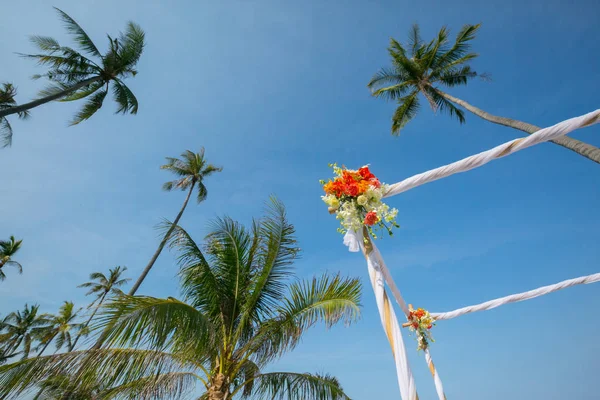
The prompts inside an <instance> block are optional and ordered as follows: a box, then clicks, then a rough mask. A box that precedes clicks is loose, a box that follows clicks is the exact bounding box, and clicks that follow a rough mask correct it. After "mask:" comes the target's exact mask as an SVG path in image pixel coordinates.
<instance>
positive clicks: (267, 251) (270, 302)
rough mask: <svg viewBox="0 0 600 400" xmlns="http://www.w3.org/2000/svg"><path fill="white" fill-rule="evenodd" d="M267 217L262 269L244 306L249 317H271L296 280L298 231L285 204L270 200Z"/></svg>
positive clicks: (261, 228) (260, 251)
mask: <svg viewBox="0 0 600 400" xmlns="http://www.w3.org/2000/svg"><path fill="white" fill-rule="evenodd" d="M265 214H266V215H265V217H263V218H262V219H261V221H260V224H259V227H258V235H259V242H258V249H257V252H256V260H257V265H258V266H259V267H258V271H257V272H256V273H255V278H254V279H253V284H252V286H251V289H250V291H251V293H252V294H251V296H250V297H249V299H248V302H247V303H246V304H245V305H244V309H245V310H244V313H248V314H249V317H252V316H254V315H255V314H256V315H258V316H262V317H265V316H269V315H272V313H273V312H274V311H275V307H276V306H277V304H278V302H279V301H280V300H282V299H283V298H284V296H285V294H286V290H285V289H286V286H287V284H288V279H289V278H291V277H292V276H293V269H292V267H291V266H292V263H293V262H294V261H295V260H296V259H297V258H298V255H299V252H300V249H299V247H298V242H297V240H296V237H295V232H296V230H295V228H294V226H293V225H292V224H291V223H290V222H289V221H288V219H287V216H286V211H285V206H284V205H283V203H281V202H280V201H279V200H278V199H276V198H275V197H271V199H270V201H269V203H267V207H266V213H265Z"/></svg>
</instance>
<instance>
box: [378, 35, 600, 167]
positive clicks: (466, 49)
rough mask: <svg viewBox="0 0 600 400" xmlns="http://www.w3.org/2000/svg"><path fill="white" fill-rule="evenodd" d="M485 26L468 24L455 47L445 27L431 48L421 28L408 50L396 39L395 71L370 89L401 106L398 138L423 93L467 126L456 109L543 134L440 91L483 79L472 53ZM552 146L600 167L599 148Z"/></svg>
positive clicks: (395, 125) (395, 123)
mask: <svg viewBox="0 0 600 400" xmlns="http://www.w3.org/2000/svg"><path fill="white" fill-rule="evenodd" d="M479 27H480V24H478V25H465V26H464V27H463V28H462V29H461V30H460V32H459V33H458V35H457V36H456V39H455V41H454V43H452V44H451V43H450V42H449V40H448V35H449V31H448V29H446V28H442V29H441V30H440V31H439V33H438V35H437V37H436V38H435V39H433V40H432V41H430V42H428V43H425V42H423V40H422V39H421V35H420V33H419V26H418V25H414V26H413V27H412V30H411V31H410V33H409V43H408V48H409V50H408V51H407V49H406V48H405V47H404V46H402V45H401V44H400V43H399V42H397V41H396V40H394V39H391V40H390V46H389V48H388V52H389V54H390V57H391V61H392V67H391V68H383V69H381V70H380V71H379V72H378V73H377V74H375V76H374V77H373V78H372V79H371V81H370V82H369V84H368V87H369V88H370V89H371V90H372V93H373V95H374V96H375V97H383V98H385V99H388V100H392V101H396V102H397V103H398V108H396V112H395V113H394V115H393V117H392V134H394V135H397V134H398V133H399V132H400V129H401V128H403V127H404V126H405V125H406V124H407V123H408V122H409V121H410V120H411V119H412V118H413V117H414V116H415V115H416V114H417V112H418V111H419V108H420V104H419V94H422V95H423V96H424V97H425V99H426V100H427V102H428V103H429V105H430V106H431V108H432V109H434V110H437V109H439V110H440V111H442V112H447V113H448V114H450V116H454V117H456V118H457V119H458V120H459V122H460V123H464V122H465V117H464V113H463V111H462V110H461V109H460V108H458V107H456V106H455V104H456V105H459V106H461V107H464V108H465V109H467V110H468V111H470V112H471V113H473V114H475V115H477V116H478V117H481V118H483V119H485V120H486V121H490V122H493V123H495V124H499V125H504V126H508V127H511V128H514V129H517V130H520V131H523V132H526V133H528V134H532V133H535V132H537V131H538V130H540V129H541V128H539V127H537V126H535V125H532V124H529V123H527V122H522V121H518V120H515V119H510V118H504V117H498V116H495V115H492V114H489V113H487V112H485V111H483V110H481V109H479V108H477V107H475V106H473V105H471V104H469V103H467V102H466V101H464V100H462V99H459V98H456V97H454V96H452V95H450V94H448V93H446V92H444V91H442V90H441V89H440V86H445V87H449V88H451V87H455V86H459V85H466V84H467V83H468V82H469V80H471V79H472V78H475V77H477V76H478V74H477V72H475V71H473V70H472V69H471V66H470V65H468V63H469V61H471V60H473V59H474V58H476V57H477V56H478V54H476V53H472V52H470V49H471V43H470V42H471V41H472V40H473V39H475V35H476V33H477V31H478V30H479ZM552 142H553V143H555V144H558V145H560V146H563V147H566V148H567V149H569V150H572V151H574V152H576V153H578V154H580V155H582V156H583V157H586V158H589V159H590V160H592V161H595V162H597V163H600V149H599V148H597V147H595V146H592V145H589V144H587V143H583V142H581V141H579V140H576V139H572V138H570V137H566V136H565V137H561V138H558V139H555V140H552Z"/></svg>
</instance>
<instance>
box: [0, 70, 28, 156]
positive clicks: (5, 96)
mask: <svg viewBox="0 0 600 400" xmlns="http://www.w3.org/2000/svg"><path fill="white" fill-rule="evenodd" d="M16 95H17V89H16V88H15V87H14V86H13V85H12V83H7V82H5V83H3V84H2V86H1V87H0V112H2V110H5V109H9V108H11V107H14V106H16V105H17V102H16V101H15V96H16ZM17 114H18V116H19V118H21V119H26V118H27V117H29V113H28V112H27V111H21V112H19V113H17ZM12 135H13V131H12V126H11V125H10V123H9V122H8V119H6V118H5V117H0V146H1V147H8V146H10V145H11V144H12Z"/></svg>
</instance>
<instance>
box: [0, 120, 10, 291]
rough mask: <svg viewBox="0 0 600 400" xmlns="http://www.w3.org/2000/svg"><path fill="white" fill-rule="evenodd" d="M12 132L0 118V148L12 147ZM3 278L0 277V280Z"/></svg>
mask: <svg viewBox="0 0 600 400" xmlns="http://www.w3.org/2000/svg"><path fill="white" fill-rule="evenodd" d="M12 137H13V130H12V126H11V125H10V122H8V119H6V118H0V146H1V147H3V148H4V147H10V146H11V145H12ZM2 279H3V278H2V277H1V276H0V280H2Z"/></svg>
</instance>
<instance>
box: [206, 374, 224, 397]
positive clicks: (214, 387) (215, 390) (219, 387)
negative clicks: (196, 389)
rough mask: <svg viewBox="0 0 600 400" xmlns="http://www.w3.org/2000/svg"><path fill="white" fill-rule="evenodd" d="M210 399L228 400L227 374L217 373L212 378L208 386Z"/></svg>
mask: <svg viewBox="0 0 600 400" xmlns="http://www.w3.org/2000/svg"><path fill="white" fill-rule="evenodd" d="M207 394H208V400H228V399H229V386H228V385H227V384H226V382H225V375H223V374H217V375H216V376H214V377H213V378H211V382H210V386H209V388H208V392H207Z"/></svg>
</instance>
